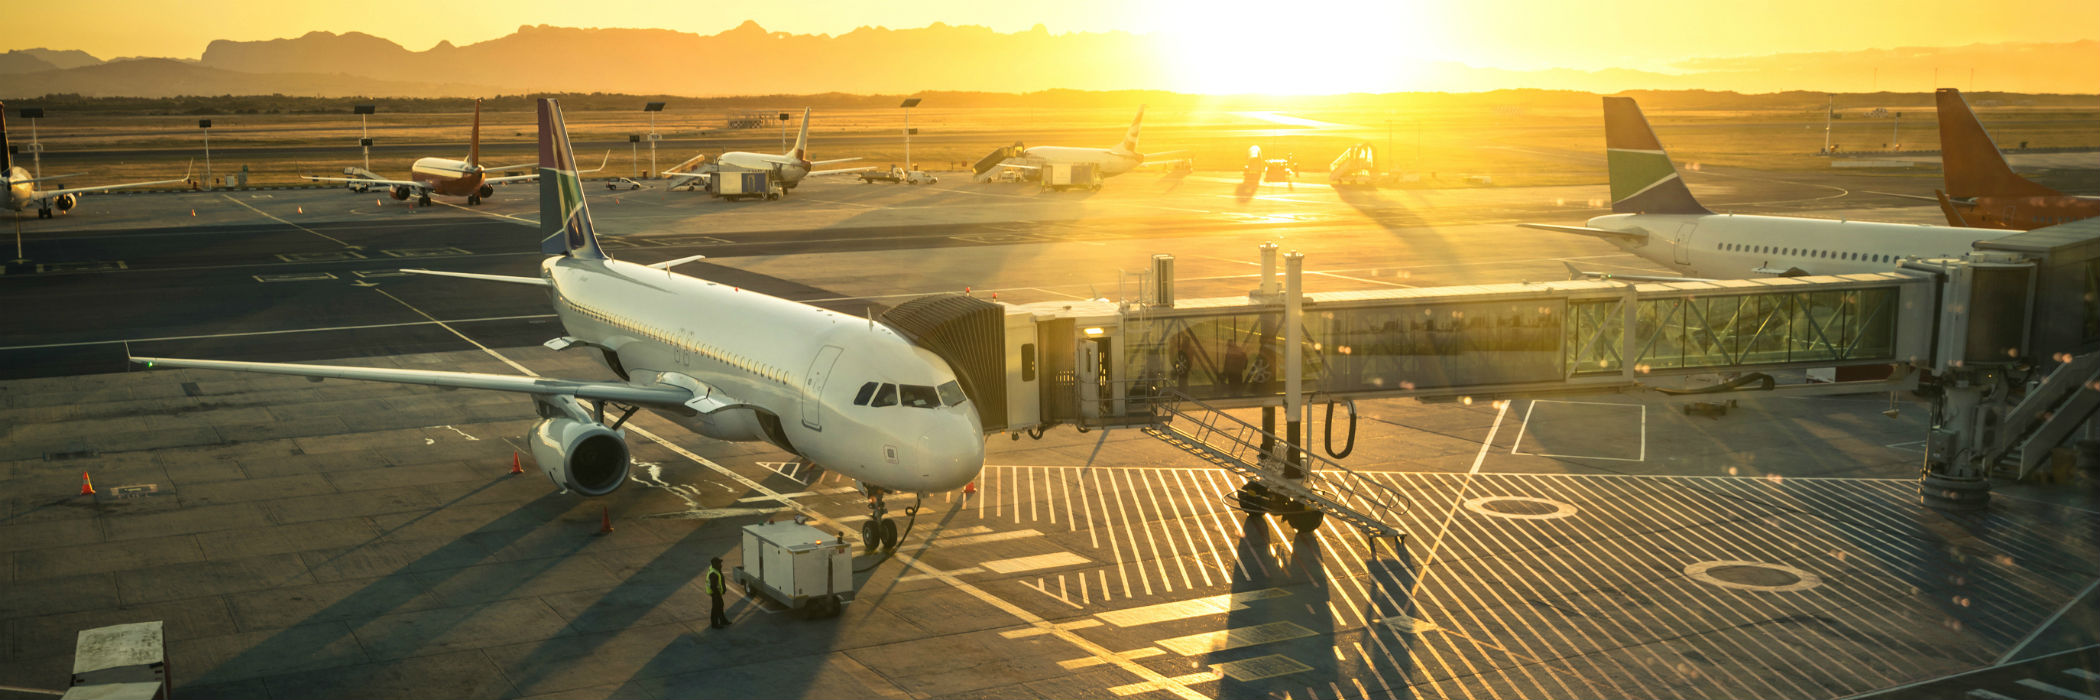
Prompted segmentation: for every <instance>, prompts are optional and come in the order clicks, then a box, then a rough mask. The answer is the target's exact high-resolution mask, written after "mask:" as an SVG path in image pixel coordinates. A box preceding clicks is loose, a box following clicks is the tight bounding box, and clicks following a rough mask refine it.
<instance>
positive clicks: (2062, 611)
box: [1991, 579, 2100, 666]
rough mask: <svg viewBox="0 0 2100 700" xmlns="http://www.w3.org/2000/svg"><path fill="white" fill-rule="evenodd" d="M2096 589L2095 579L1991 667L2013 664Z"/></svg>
mask: <svg viewBox="0 0 2100 700" xmlns="http://www.w3.org/2000/svg"><path fill="white" fill-rule="evenodd" d="M2094 588H2100V579H2093V582H2092V583H2088V584H2086V585H2085V589H2084V590H2080V591H2079V592H2078V595H2074V596H2071V600H2069V601H2067V602H2065V603H2064V606H2063V607H2061V608H2057V609H2056V614H2054V615H2050V616H2049V619H2047V620H2043V621H2042V624H2039V625H2035V626H2034V631H2032V632H2028V633H2027V636H2026V637H2025V638H2023V639H2021V640H2020V642H2019V643H2018V644H2014V645H2012V648H2011V649H2007V650H2005V653H2004V654H2000V655H1998V661H1997V662H1996V663H1993V664H1991V665H1992V666H2004V665H2006V664H2008V663H2011V662H2012V659H2013V657H2014V656H2017V655H2019V653H2020V652H2021V651H2023V650H2025V649H2026V648H2027V645H2029V644H2033V643H2034V640H2035V638H2037V637H2040V636H2042V632H2043V631H2044V630H2047V629H2049V626H2050V625H2053V624H2056V621H2057V620H2061V619H2063V616H2064V614H2065V613H2068V612H2071V608H2074V607H2077V606H2078V603H2079V601H2083V600H2085V597H2086V596H2089V595H2092V594H2093V589H2094Z"/></svg>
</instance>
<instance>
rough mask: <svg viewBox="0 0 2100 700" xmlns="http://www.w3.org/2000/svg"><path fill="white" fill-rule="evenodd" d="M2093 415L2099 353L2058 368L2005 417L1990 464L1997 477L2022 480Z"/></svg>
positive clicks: (2098, 404)
mask: <svg viewBox="0 0 2100 700" xmlns="http://www.w3.org/2000/svg"><path fill="white" fill-rule="evenodd" d="M2095 411H2100V352H2094V353H2087V354H2085V355H2083V356H2080V357H2074V358H2071V360H2070V361H2069V362H2065V363H2063V364H2061V365H2058V366H2057V367H2056V370H2055V371H2053V372H2050V373H2049V376H2048V377H2046V378H2044V379H2043V380H2042V383H2041V384H2040V385H2037V386H2035V387H2034V388H2033V389H2030V390H2028V392H2027V397H2026V398H2024V399H2021V400H2020V403H2019V404H2018V405H2015V406H2013V408H2012V410H2010V411H2007V412H2006V413H2005V420H2004V421H2002V422H2000V423H1999V428H1998V434H1999V435H2001V436H2003V437H2002V438H2001V439H2000V440H1999V442H1998V443H1997V444H1996V445H1994V446H1993V449H1992V451H1991V454H1992V456H1993V461H1994V462H1995V463H1996V465H1997V467H1998V469H1999V471H2000V473H2002V474H2004V475H2006V476H2011V477H2014V478H2018V479H2025V478H2027V477H2028V476H2030V475H2032V474H2033V473H2034V470H2035V468H2036V467H2039V466H2041V464H2042V462H2043V461H2044V460H2047V459H2048V458H2049V451H2050V450H2051V449H2053V448H2055V447H2056V446H2057V445H2060V444H2063V442H2064V440H2066V439H2068V438H2070V437H2071V433H2072V432H2074V431H2076V430H2078V428H2079V426H2082V425H2085V422H2086V421H2087V420H2088V419H2091V418H2092V417H2093V413H2094V412H2095Z"/></svg>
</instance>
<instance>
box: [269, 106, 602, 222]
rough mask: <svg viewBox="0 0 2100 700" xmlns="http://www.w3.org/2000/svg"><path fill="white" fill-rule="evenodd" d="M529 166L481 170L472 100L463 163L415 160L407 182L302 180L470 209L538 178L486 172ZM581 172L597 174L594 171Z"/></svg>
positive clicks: (477, 110)
mask: <svg viewBox="0 0 2100 700" xmlns="http://www.w3.org/2000/svg"><path fill="white" fill-rule="evenodd" d="M605 155H606V158H607V159H608V160H610V159H611V157H612V152H611V151H607V152H606V154H605ZM530 167H532V164H531V163H520V164H517V165H506V166H502V167H497V168H487V167H482V165H481V100H475V101H474V126H473V129H472V131H469V132H468V135H467V159H466V160H452V159H450V158H418V159H416V162H415V164H413V165H411V166H409V175H408V176H409V179H407V180H388V179H385V178H381V177H378V176H375V175H372V174H370V173H362V174H361V175H359V176H357V177H315V176H312V175H308V176H306V179H308V180H312V181H314V182H342V183H348V185H349V187H350V189H351V190H353V191H357V192H364V191H367V190H369V189H371V188H373V187H384V188H387V189H388V190H389V191H390V192H391V193H392V195H393V197H394V199H397V200H403V201H406V200H407V199H408V198H410V197H415V198H416V204H417V205H418V206H425V207H427V206H430V195H433V194H437V195H444V196H447V197H465V198H467V204H468V205H469V206H471V205H476V204H480V203H481V200H483V199H487V198H488V197H489V196H491V195H494V194H495V193H496V187H495V186H496V185H500V184H504V183H507V182H522V181H525V180H530V179H533V178H536V177H539V175H506V176H501V177H489V173H493V172H503V171H509V170H521V169H524V168H530ZM604 169H605V166H604V164H600V165H599V166H598V170H604ZM584 172H597V170H587V171H584Z"/></svg>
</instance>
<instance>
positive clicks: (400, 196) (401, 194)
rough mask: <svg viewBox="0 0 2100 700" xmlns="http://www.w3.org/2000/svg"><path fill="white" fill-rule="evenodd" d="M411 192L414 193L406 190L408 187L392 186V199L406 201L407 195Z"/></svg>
mask: <svg viewBox="0 0 2100 700" xmlns="http://www.w3.org/2000/svg"><path fill="white" fill-rule="evenodd" d="M412 194H415V193H414V192H410V191H408V188H407V187H395V188H394V191H393V197H394V199H395V200H399V201H407V199H408V197H409V195H412Z"/></svg>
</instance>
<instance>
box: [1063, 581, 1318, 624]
mask: <svg viewBox="0 0 2100 700" xmlns="http://www.w3.org/2000/svg"><path fill="white" fill-rule="evenodd" d="M1287 595H1290V592H1289V591H1286V590H1283V589H1281V588H1264V589H1262V590H1258V591H1242V592H1239V593H1227V594H1224V595H1214V596H1207V597H1203V598H1195V599H1191V600H1177V601H1174V602H1171V603H1160V604H1158V605H1147V606H1144V607H1139V608H1126V609H1123V610H1111V611H1109V612H1104V613H1094V617H1098V618H1101V619H1102V620H1106V621H1108V623H1109V624H1112V625H1115V626H1117V627H1136V626H1138V625H1149V624H1152V623H1154V622H1166V621H1168V620H1182V619H1187V618H1191V617H1202V616H1204V615H1216V614H1220V613H1228V612H1232V611H1234V610H1244V609H1246V607H1247V603H1248V602H1250V601H1256V600H1265V599H1268V598H1280V597H1283V596H1287Z"/></svg>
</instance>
